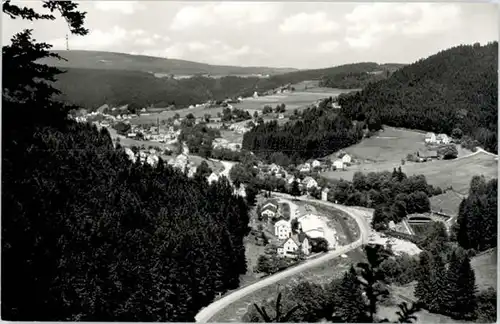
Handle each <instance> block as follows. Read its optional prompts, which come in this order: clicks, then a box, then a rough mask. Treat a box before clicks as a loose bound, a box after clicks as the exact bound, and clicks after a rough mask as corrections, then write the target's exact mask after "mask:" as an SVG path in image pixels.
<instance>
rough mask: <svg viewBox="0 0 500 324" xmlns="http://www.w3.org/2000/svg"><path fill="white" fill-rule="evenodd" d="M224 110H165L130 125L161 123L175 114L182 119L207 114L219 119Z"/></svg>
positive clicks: (140, 118) (141, 118) (132, 121)
mask: <svg viewBox="0 0 500 324" xmlns="http://www.w3.org/2000/svg"><path fill="white" fill-rule="evenodd" d="M223 109H224V108H222V107H217V108H204V107H195V108H184V109H178V110H165V111H163V112H161V113H158V114H153V113H152V114H150V115H141V116H139V117H137V118H134V119H131V120H130V123H131V124H135V125H141V124H149V123H156V121H157V119H159V120H160V122H161V121H162V120H167V119H168V118H170V117H174V115H175V114H179V116H180V117H185V116H186V115H188V114H193V115H194V116H195V117H203V116H205V114H209V115H211V116H212V118H214V117H217V113H218V112H220V113H222V110H223Z"/></svg>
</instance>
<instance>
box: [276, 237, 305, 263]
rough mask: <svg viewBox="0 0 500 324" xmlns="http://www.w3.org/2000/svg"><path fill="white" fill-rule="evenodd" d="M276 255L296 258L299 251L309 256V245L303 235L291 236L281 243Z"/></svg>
mask: <svg viewBox="0 0 500 324" xmlns="http://www.w3.org/2000/svg"><path fill="white" fill-rule="evenodd" d="M277 250H278V255H280V256H285V257H292V258H293V257H296V256H297V254H298V253H299V250H300V251H301V252H302V253H303V254H304V255H309V254H310V253H311V245H310V243H309V240H308V238H307V235H306V234H304V233H299V234H293V235H291V236H290V237H289V238H288V239H286V240H284V241H282V243H281V244H280V245H279V246H278V249H277Z"/></svg>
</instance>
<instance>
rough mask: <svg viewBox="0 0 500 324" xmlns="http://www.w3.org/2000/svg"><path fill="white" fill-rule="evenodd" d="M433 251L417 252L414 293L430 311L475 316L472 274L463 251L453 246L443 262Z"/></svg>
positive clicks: (473, 317) (460, 317) (458, 315)
mask: <svg viewBox="0 0 500 324" xmlns="http://www.w3.org/2000/svg"><path fill="white" fill-rule="evenodd" d="M437 252H438V251H434V253H430V252H427V251H423V252H422V253H421V254H420V266H419V267H418V276H417V287H416V289H415V296H416V297H417V298H418V300H419V302H420V303H421V305H422V306H423V307H425V308H427V309H428V310H429V311H431V312H434V313H440V314H444V315H448V316H451V317H452V318H455V319H462V320H472V319H475V318H476V315H477V313H476V305H477V302H476V286H475V275H474V270H473V269H472V267H471V265H470V260H469V257H468V255H467V253H465V252H464V251H462V250H460V249H457V250H454V251H453V252H452V253H451V255H450V256H449V260H447V261H448V264H447V265H446V264H445V261H446V260H444V258H443V256H442V255H440V254H438V253H437Z"/></svg>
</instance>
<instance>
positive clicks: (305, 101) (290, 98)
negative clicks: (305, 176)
mask: <svg viewBox="0 0 500 324" xmlns="http://www.w3.org/2000/svg"><path fill="white" fill-rule="evenodd" d="M349 91H351V90H342V89H332V88H312V89H308V90H306V91H300V92H299V91H295V92H292V93H283V94H275V95H270V96H263V97H259V98H245V99H244V100H243V101H242V102H240V103H234V104H231V105H232V106H233V107H235V108H238V109H243V110H247V111H248V112H249V113H250V114H251V115H253V113H254V111H261V110H262V109H264V106H265V105H271V106H272V107H273V108H274V107H276V105H278V104H281V103H284V104H285V105H286V110H287V111H286V112H285V114H291V113H293V110H294V109H295V108H303V107H305V106H307V105H310V104H312V103H314V102H315V101H316V100H318V99H323V98H327V97H329V96H337V95H339V94H341V93H345V92H349ZM223 109H224V108H223V107H215V108H204V107H195V108H184V109H178V110H165V111H163V112H161V113H157V114H154V113H152V114H149V115H146V116H144V115H141V116H139V117H137V118H134V119H132V120H131V121H130V122H131V123H132V124H145V123H153V122H154V123H155V122H156V121H157V119H159V120H160V121H162V120H166V119H168V118H170V117H173V116H174V115H175V114H179V116H181V117H185V116H186V115H188V114H190V113H191V114H193V115H194V116H195V117H203V116H204V115H205V114H209V115H211V116H212V117H216V116H217V113H219V112H220V113H222V110H223Z"/></svg>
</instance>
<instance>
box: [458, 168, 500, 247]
mask: <svg viewBox="0 0 500 324" xmlns="http://www.w3.org/2000/svg"><path fill="white" fill-rule="evenodd" d="M497 185H498V180H497V179H492V180H490V181H488V182H486V180H485V178H484V176H474V177H473V178H472V180H471V184H470V189H469V196H468V197H467V198H465V199H464V200H462V202H461V203H460V208H459V211H458V217H457V222H456V224H455V225H454V232H455V235H456V239H457V241H458V243H459V244H460V246H462V247H463V248H465V249H474V250H475V251H478V252H480V251H484V250H487V249H490V248H492V247H496V246H497V237H498V233H497V224H498V188H497Z"/></svg>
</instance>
